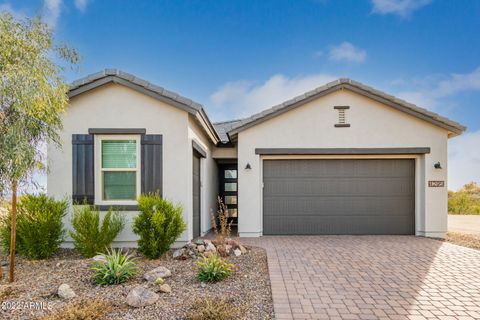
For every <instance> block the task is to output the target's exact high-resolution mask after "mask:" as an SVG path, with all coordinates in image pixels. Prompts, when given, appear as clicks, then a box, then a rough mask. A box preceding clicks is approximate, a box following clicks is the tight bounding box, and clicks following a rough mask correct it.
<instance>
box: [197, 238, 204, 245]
mask: <svg viewBox="0 0 480 320" xmlns="http://www.w3.org/2000/svg"><path fill="white" fill-rule="evenodd" d="M195 244H196V245H197V246H202V245H204V244H205V242H204V241H203V239H197V240H195Z"/></svg>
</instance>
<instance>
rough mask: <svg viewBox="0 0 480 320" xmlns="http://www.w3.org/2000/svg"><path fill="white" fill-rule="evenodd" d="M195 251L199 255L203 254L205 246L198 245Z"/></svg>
mask: <svg viewBox="0 0 480 320" xmlns="http://www.w3.org/2000/svg"><path fill="white" fill-rule="evenodd" d="M197 250H198V252H200V253H202V252H205V246H204V245H203V244H201V245H199V246H198V247H197Z"/></svg>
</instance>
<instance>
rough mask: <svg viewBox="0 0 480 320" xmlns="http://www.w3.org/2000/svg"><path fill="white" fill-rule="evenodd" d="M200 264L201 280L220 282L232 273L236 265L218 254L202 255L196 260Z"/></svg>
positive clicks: (198, 275) (198, 276)
mask: <svg viewBox="0 0 480 320" xmlns="http://www.w3.org/2000/svg"><path fill="white" fill-rule="evenodd" d="M195 263H196V264H197V266H198V270H197V278H198V280H200V281H201V282H218V281H221V280H223V279H225V278H226V277H228V276H229V275H230V274H232V272H233V270H234V268H235V266H234V265H233V264H231V263H228V262H227V261H226V260H225V259H222V258H220V257H219V256H218V255H217V254H209V255H208V256H205V255H202V256H201V259H200V260H197V261H196V262H195Z"/></svg>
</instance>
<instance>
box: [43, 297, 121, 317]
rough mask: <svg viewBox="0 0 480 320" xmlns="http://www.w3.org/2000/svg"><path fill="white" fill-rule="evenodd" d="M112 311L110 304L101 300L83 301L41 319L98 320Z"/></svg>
mask: <svg viewBox="0 0 480 320" xmlns="http://www.w3.org/2000/svg"><path fill="white" fill-rule="evenodd" d="M111 310H112V306H111V304H110V303H108V302H106V301H104V300H100V299H94V300H82V301H77V302H75V303H70V304H68V305H66V306H65V307H64V308H62V309H59V310H57V311H54V312H53V313H51V314H49V315H47V316H44V317H41V318H39V319H40V320H96V319H100V318H102V317H103V316H105V315H106V314H108V313H109V312H110V311H111Z"/></svg>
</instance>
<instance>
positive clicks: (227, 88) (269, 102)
mask: <svg viewBox="0 0 480 320" xmlns="http://www.w3.org/2000/svg"><path fill="white" fill-rule="evenodd" d="M335 79H336V77H334V76H332V75H330V74H313V75H307V76H299V77H294V78H289V77H287V76H284V75H282V74H277V75H274V76H272V77H270V78H269V79H268V80H267V81H265V82H264V83H261V84H255V83H254V82H252V81H234V82H228V83H226V84H224V85H223V86H221V87H220V88H219V89H218V90H217V91H215V92H214V93H213V94H212V95H211V96H210V100H211V102H212V107H213V108H214V109H215V110H214V111H215V112H214V113H215V114H216V115H217V117H216V118H217V119H218V118H222V119H232V118H239V117H246V116H250V115H252V114H254V113H257V112H259V111H262V110H264V109H267V108H269V107H272V106H274V105H276V104H279V103H282V102H284V101H286V100H288V99H291V98H293V97H295V96H298V95H301V94H303V93H305V92H306V91H309V90H312V89H315V88H316V87H319V86H321V85H324V84H326V83H327V82H330V81H333V80H335Z"/></svg>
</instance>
